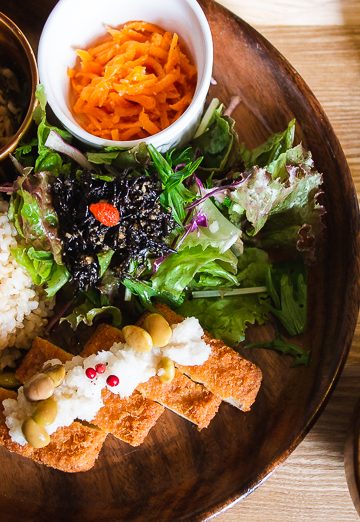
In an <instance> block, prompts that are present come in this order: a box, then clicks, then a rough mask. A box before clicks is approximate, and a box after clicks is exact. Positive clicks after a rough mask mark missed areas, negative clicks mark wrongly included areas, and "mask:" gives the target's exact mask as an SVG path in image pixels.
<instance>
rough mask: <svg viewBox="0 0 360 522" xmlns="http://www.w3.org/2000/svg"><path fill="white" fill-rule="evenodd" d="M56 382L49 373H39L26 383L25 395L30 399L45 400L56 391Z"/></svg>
mask: <svg viewBox="0 0 360 522" xmlns="http://www.w3.org/2000/svg"><path fill="white" fill-rule="evenodd" d="M54 389H55V384H54V381H53V380H52V379H50V377H49V376H48V375H45V374H44V373H38V374H36V375H34V377H32V379H30V381H28V382H26V383H25V384H24V395H25V397H26V398H27V399H28V400H29V401H44V400H45V399H48V398H49V397H51V396H52V394H53V393H54Z"/></svg>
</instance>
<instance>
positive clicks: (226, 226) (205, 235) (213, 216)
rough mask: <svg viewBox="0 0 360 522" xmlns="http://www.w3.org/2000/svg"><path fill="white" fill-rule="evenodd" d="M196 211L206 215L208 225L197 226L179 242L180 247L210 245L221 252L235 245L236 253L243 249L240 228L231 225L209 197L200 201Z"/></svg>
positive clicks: (203, 246) (205, 246) (204, 246)
mask: <svg viewBox="0 0 360 522" xmlns="http://www.w3.org/2000/svg"><path fill="white" fill-rule="evenodd" d="M197 211H198V212H199V213H200V214H203V215H204V216H206V219H207V223H208V226H207V227H201V228H198V229H197V230H195V231H193V232H191V233H190V234H188V236H187V237H186V239H185V240H184V242H183V243H182V244H181V249H183V248H185V247H192V246H197V245H200V246H201V247H202V248H203V249H205V248H207V247H209V246H211V247H214V248H218V249H219V251H220V252H221V253H223V252H226V251H227V250H229V248H231V247H233V246H236V251H237V253H238V254H240V253H241V252H242V251H243V244H242V241H241V230H240V229H239V228H237V227H236V226H235V225H233V224H232V223H231V221H229V220H228V219H227V218H226V217H225V216H224V215H223V214H222V213H221V212H220V210H219V209H218V208H217V207H216V206H215V205H214V203H213V202H212V201H211V200H210V199H207V200H205V201H204V202H203V203H201V204H200V205H199V206H198V207H197Z"/></svg>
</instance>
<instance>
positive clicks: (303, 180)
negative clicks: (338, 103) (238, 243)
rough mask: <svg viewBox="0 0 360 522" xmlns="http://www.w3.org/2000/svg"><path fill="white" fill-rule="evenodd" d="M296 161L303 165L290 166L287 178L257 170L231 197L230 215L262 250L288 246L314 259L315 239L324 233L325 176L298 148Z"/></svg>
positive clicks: (263, 169) (264, 169) (250, 173)
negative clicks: (321, 198)
mask: <svg viewBox="0 0 360 522" xmlns="http://www.w3.org/2000/svg"><path fill="white" fill-rule="evenodd" d="M300 147H301V146H300ZM293 151H294V149H291V150H290V151H288V153H290V152H293ZM285 156H286V155H285ZM295 160H296V161H298V160H300V161H301V163H300V164H295V163H294V164H292V163H286V173H285V175H284V173H282V174H281V175H280V174H279V173H277V174H276V172H277V171H276V170H274V171H273V175H275V174H276V177H275V178H274V177H272V175H271V174H270V173H269V172H268V170H267V167H266V168H258V167H253V168H252V170H251V171H250V172H249V173H248V177H247V179H246V181H245V182H244V183H242V184H241V185H239V187H237V188H236V190H234V191H233V192H232V193H231V194H230V200H231V205H230V207H229V209H228V212H229V217H230V219H231V221H232V222H233V223H234V224H236V225H237V226H240V227H241V228H243V229H245V232H246V234H247V236H250V237H255V242H256V244H257V245H258V246H260V247H261V248H268V247H275V248H279V247H284V246H285V247H287V248H291V249H297V250H298V251H300V252H305V253H306V254H307V257H308V258H309V259H311V258H312V257H313V255H314V247H315V237H317V238H319V237H320V236H321V232H322V230H323V224H322V215H323V214H324V207H323V206H322V205H321V204H320V203H319V201H318V199H319V195H320V194H321V189H320V186H321V183H322V176H321V174H320V173H319V172H317V171H316V170H315V168H314V165H313V162H312V159H311V156H310V155H309V154H307V155H305V154H304V152H303V149H301V148H297V153H296V154H294V155H293V156H292V161H294V162H295ZM281 176H282V179H281Z"/></svg>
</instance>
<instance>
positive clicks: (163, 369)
mask: <svg viewBox="0 0 360 522" xmlns="http://www.w3.org/2000/svg"><path fill="white" fill-rule="evenodd" d="M158 375H159V379H160V381H161V382H162V383H163V384H168V383H169V382H171V381H172V380H173V378H174V377H175V365H174V363H173V361H172V360H171V359H169V358H168V357H163V358H162V359H161V361H160V364H159V368H158Z"/></svg>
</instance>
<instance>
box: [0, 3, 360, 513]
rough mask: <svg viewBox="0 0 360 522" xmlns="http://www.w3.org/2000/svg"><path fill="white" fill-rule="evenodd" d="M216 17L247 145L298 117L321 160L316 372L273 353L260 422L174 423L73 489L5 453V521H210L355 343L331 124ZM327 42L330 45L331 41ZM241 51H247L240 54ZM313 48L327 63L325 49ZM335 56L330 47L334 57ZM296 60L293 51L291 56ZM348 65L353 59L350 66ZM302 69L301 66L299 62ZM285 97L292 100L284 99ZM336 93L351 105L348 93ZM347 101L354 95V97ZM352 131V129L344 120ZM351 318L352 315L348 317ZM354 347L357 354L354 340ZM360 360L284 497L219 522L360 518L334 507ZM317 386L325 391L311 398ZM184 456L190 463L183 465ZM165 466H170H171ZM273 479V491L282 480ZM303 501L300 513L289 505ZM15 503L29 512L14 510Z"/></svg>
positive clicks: (280, 493)
mask: <svg viewBox="0 0 360 522" xmlns="http://www.w3.org/2000/svg"><path fill="white" fill-rule="evenodd" d="M32 3H33V2H29V3H28V4H32ZM288 3H289V2H288ZM254 4H255V3H254ZM9 5H10V7H11V6H12V7H14V6H15V7H16V2H15V1H14V0H9ZM207 5H209V3H208V2H207ZM209 9H210V10H209V11H208V15H209V17H210V20H211V23H212V24H213V28H214V29H215V31H214V34H215V36H216V38H215V40H216V42H215V43H216V48H217V68H215V74H216V76H218V78H222V81H223V82H224V84H223V86H222V87H221V86H219V87H218V92H219V94H220V95H221V97H222V98H223V99H225V101H226V99H228V98H229V96H230V95H231V94H234V93H235V92H237V91H238V90H239V89H240V90H241V89H242V94H243V97H244V99H245V101H247V100H246V97H247V96H248V97H254V100H255V101H253V105H254V106H255V107H259V108H260V110H259V111H258V112H257V113H256V114H253V113H251V110H249V107H250V108H251V106H252V105H251V104H250V103H248V104H247V105H246V104H245V106H242V107H240V108H239V111H241V112H240V114H241V116H243V119H241V118H238V119H239V121H241V122H242V126H241V129H240V130H242V133H243V134H242V137H243V138H244V139H247V140H248V141H249V143H250V144H253V143H255V142H256V141H259V140H260V139H262V137H264V135H265V134H266V133H267V132H268V131H269V130H275V128H279V127H280V126H283V125H284V124H285V122H286V121H287V119H288V118H289V116H290V115H292V114H295V115H296V116H297V117H298V119H299V121H300V122H301V126H302V132H301V133H300V135H301V136H302V137H303V139H304V140H305V142H306V143H307V144H308V145H310V146H311V148H312V149H313V150H314V155H315V159H316V161H317V163H318V164H319V166H320V168H322V170H324V171H325V172H326V177H327V178H326V184H327V185H326V186H327V191H328V196H329V202H328V203H329V209H330V216H331V217H330V216H329V218H328V219H329V222H328V226H329V229H331V232H332V236H331V241H330V240H329V241H328V243H327V246H326V263H327V264H326V266H325V265H324V267H321V268H322V269H321V270H318V272H317V292H316V294H314V293H313V295H312V309H313V310H316V311H317V312H315V313H316V321H313V322H312V336H311V338H309V339H308V342H309V343H310V344H312V345H313V349H314V360H313V365H312V367H311V368H310V370H309V371H307V370H299V371H298V370H297V371H296V373H295V372H294V371H293V370H291V369H290V368H289V366H288V363H287V361H285V360H284V359H281V358H280V357H278V356H276V354H275V355H274V354H261V355H258V356H257V357H255V358H256V359H257V360H258V362H259V364H260V366H262V367H263V368H264V369H265V372H264V373H265V379H264V383H265V385H264V388H263V390H262V396H261V398H260V401H259V402H258V404H257V405H256V409H255V410H254V415H252V414H251V416H248V417H247V418H246V422H245V423H244V421H243V420H241V417H240V418H239V417H238V416H237V415H238V414H237V412H236V415H235V414H234V412H233V410H232V409H231V408H230V407H225V409H223V410H222V412H221V416H219V417H218V418H216V419H215V421H214V422H215V423H214V425H213V426H212V427H211V428H210V429H209V431H208V432H206V433H205V432H202V433H201V434H198V433H196V432H195V431H194V430H192V429H191V427H189V426H188V425H187V424H185V423H184V422H183V421H178V419H176V418H174V416H172V415H171V414H168V415H166V416H164V419H162V420H161V422H160V423H159V426H157V427H156V430H155V431H154V434H153V435H152V437H151V439H150V440H149V441H147V442H146V443H145V445H144V446H143V447H141V449H139V450H135V451H133V450H129V449H128V448H127V447H123V446H119V445H118V444H117V443H116V444H115V443H114V442H112V441H109V443H108V444H107V446H106V448H105V452H104V454H103V457H102V459H103V460H102V461H100V462H99V464H98V466H97V468H96V470H95V473H94V474H91V475H88V476H87V477H76V478H69V477H66V476H62V475H59V474H57V473H56V472H51V471H48V470H44V469H41V470H39V469H38V468H36V467H35V466H34V465H31V464H30V465H26V464H24V462H23V461H22V460H21V461H20V460H19V459H18V458H16V457H12V456H9V455H7V454H3V453H2V455H1V457H2V458H3V460H2V466H3V469H6V470H7V475H6V480H3V481H2V484H3V486H2V491H1V493H2V495H3V497H2V499H1V503H0V507H1V506H2V509H3V511H2V513H4V509H5V507H6V506H9V505H10V506H14V505H15V504H16V512H14V511H12V513H13V515H14V517H13V519H14V520H19V519H20V520H35V519H37V520H39V514H38V513H39V507H37V506H39V504H38V503H39V500H40V502H41V501H42V502H41V504H40V506H41V508H40V509H41V511H42V515H43V516H45V515H46V514H48V515H49V517H50V519H51V520H55V518H54V508H57V512H58V513H59V508H60V506H61V508H62V509H64V510H67V513H66V516H67V519H68V520H78V519H81V520H86V521H87V520H98V521H100V520H105V518H104V513H106V517H107V518H106V519H107V520H111V519H112V520H145V519H146V520H150V519H152V518H154V517H157V518H158V519H159V520H162V521H163V520H174V519H176V518H179V517H180V516H181V517H182V516H186V517H187V518H188V519H189V520H195V517H196V512H197V510H198V509H199V506H203V508H200V509H202V511H203V512H204V509H205V511H206V509H207V507H208V506H210V508H211V504H216V505H217V506H219V505H221V503H222V499H223V498H224V495H225V494H226V493H229V492H230V493H231V491H233V494H234V495H235V496H236V494H237V491H238V490H237V484H238V483H240V482H241V481H242V483H243V484H246V486H245V488H244V489H245V490H246V489H249V487H251V478H252V477H251V473H252V472H253V471H254V469H256V470H259V469H260V465H261V463H264V461H268V462H269V458H270V461H271V460H273V459H274V457H275V458H277V456H278V455H279V452H281V449H282V448H284V447H285V446H284V444H286V441H287V444H288V441H289V438H292V437H294V434H295V433H297V432H298V431H299V428H300V427H301V425H303V420H304V419H305V418H308V417H309V415H311V413H313V412H314V410H315V409H316V404H317V402H318V400H319V393H322V394H323V393H324V391H325V390H326V389H327V388H328V386H329V380H331V379H329V377H330V375H331V374H332V373H334V371H335V369H336V361H337V360H338V359H339V356H340V353H341V346H342V345H344V344H347V343H348V341H349V337H350V334H351V325H352V322H353V319H354V305H355V306H356V300H357V298H358V296H357V293H356V290H357V289H356V285H357V283H358V279H357V276H358V274H356V273H355V272H352V269H354V268H355V267H354V257H353V256H354V254H353V249H354V248H355V245H354V241H353V239H354V235H353V234H354V232H355V230H354V228H355V225H356V224H357V223H356V219H357V218H356V214H355V213H354V212H355V209H354V206H352V205H351V201H350V199H349V195H350V194H351V186H350V184H349V178H348V175H347V173H346V166H344V164H343V162H342V160H341V158H342V156H341V151H340V150H339V149H338V145H337V142H336V140H334V137H333V135H332V134H331V131H329V129H328V126H327V122H326V119H325V118H324V117H323V115H321V117H319V114H321V111H320V110H319V108H318V107H317V105H316V102H315V101H314V100H313V99H312V98H311V96H310V101H309V98H308V101H307V103H305V102H304V101H303V100H302V98H301V93H302V90H303V89H305V91H306V88H305V87H304V86H303V84H302V82H301V79H300V78H297V77H296V82H293V83H291V84H290V83H287V82H289V80H288V74H289V71H290V70H289V69H287V66H286V67H285V66H284V65H283V64H282V62H281V61H280V60H279V59H278V58H275V56H276V55H273V56H270V57H269V56H268V54H267V52H268V51H267V47H266V45H265V44H264V42H262V40H261V39H260V40H257V38H255V36H254V34H253V33H252V32H251V30H249V29H247V28H246V26H242V25H240V26H237V25H233V22H231V21H230V22H229V19H228V18H227V17H225V18H223V16H222V14H221V13H219V12H218V11H216V12H215V11H211V8H209ZM22 17H23V20H24V22H26V20H25V19H26V16H24V14H22ZM229 23H230V27H229V25H228V24H229ZM216 24H218V25H216ZM225 29H226V30H225ZM268 29H269V31H270V32H271V31H273V38H274V40H276V37H277V35H278V34H277V32H276V31H275V30H273V29H271V28H268ZM311 30H312V29H311ZM227 31H230V34H231V38H230V39H228V38H229V37H228V36H227V35H226V33H227ZM297 31H298V28H296V29H295V30H294V29H293V28H292V29H291V34H290V32H289V33H286V32H285V33H282V35H281V37H282V38H283V45H284V51H285V54H286V43H287V42H286V38H288V39H290V40H291V38H293V37H294V34H295V35H296V33H297ZM279 34H280V33H279ZM309 34H312V35H313V38H314V39H315V40H316V38H317V36H316V35H318V34H319V30H318V29H317V28H316V30H315V31H314V32H312V33H309ZM301 36H302V38H300V37H299V38H298V40H297V42H298V43H297V48H299V47H302V49H304V48H305V49H309V55H310V54H311V49H312V47H306V45H307V40H306V39H307V34H306V32H303V33H302V35H301ZM270 37H271V35H270ZM296 37H297V36H296ZM252 38H253V39H254V40H252ZM340 38H342V36H341V35H340ZM346 38H347V36H346ZM242 39H243V43H244V42H246V45H245V46H244V45H243V46H241V45H240V42H241V41H242ZM346 41H348V40H346ZM234 42H236V45H234ZM255 42H256V43H255ZM326 42H327V43H328V45H331V43H332V40H331V38H330V39H329V40H326ZM226 43H227V45H226ZM311 45H313V43H312V42H311V41H310V42H309V46H311ZM319 45H320V44H319ZM237 46H240V47H239V48H238V49H237V48H236V47H237ZM226 48H231V49H232V50H233V52H234V56H236V59H237V62H236V64H239V63H240V64H241V65H242V69H241V70H237V69H236V67H237V65H236V64H235V63H234V62H231V63H230V62H229V60H226V59H224V51H223V50H224V49H226ZM318 49H319V52H320V47H319V48H318ZM336 49H337V48H334V52H336ZM239 50H240V52H239ZM293 52H294V54H296V52H297V51H296V48H295V46H294V49H293ZM247 53H250V54H247ZM346 53H348V50H347V51H346ZM320 56H321V54H320ZM349 56H350V54H347V57H348V58H349ZM351 56H352V55H351ZM250 57H251V58H250ZM264 57H265V59H264ZM225 58H226V56H225ZM300 58H301V56H300V55H299V56H298V59H299V60H300ZM348 58H347V59H348ZM311 59H312V60H313V61H312V66H311V74H309V78H308V79H309V80H310V79H311V77H312V76H313V74H314V69H317V67H319V66H320V64H321V59H318V60H315V58H313V57H311ZM331 59H333V58H331ZM341 59H342V57H341V56H340V58H339V61H340V63H339V69H337V72H338V73H339V75H340V78H341V76H342V75H344V69H343V67H341V64H342V61H341ZM267 60H270V61H267ZM272 60H273V61H272ZM309 60H310V56H309ZM228 62H229V63H230V67H229V63H228ZM250 65H251V66H252V67H253V69H250V70H249V73H250V72H251V74H250V76H249V75H246V74H245V73H244V71H246V67H250ZM295 65H296V64H295ZM231 67H233V70H231ZM284 67H285V68H284ZM254 71H255V72H254ZM309 71H310V68H309ZM248 79H249V80H251V81H248ZM265 79H266V88H265V84H264V81H265ZM334 81H335V79H334V78H333V77H332V75H331V76H330V78H328V85H329V86H332V85H333V82H334ZM336 81H338V79H336ZM340 81H341V79H339V82H340ZM285 86H286V88H285ZM313 87H314V86H313ZM285 92H286V96H285V94H283V93H285ZM339 92H341V94H342V95H343V94H344V91H342V90H341V89H339ZM351 92H355V89H354V91H351ZM324 93H325V90H324ZM308 96H309V95H308ZM329 99H330V98H329ZM332 99H333V98H332V97H331V100H332ZM274 107H276V108H277V111H275V110H274ZM279 108H281V109H280V110H279ZM265 115H266V117H265ZM259 116H260V121H259ZM261 116H263V117H262V119H261ZM340 121H341V122H342V121H343V120H340ZM250 123H251V125H249V124H250ZM350 123H351V121H350ZM341 127H343V132H344V139H345V138H346V139H349V142H348V143H349V149H350V144H351V143H352V142H351V140H350V131H349V133H348V130H347V129H346V120H344V125H343V123H341ZM347 127H348V129H349V128H350V125H349V120H348V121H347ZM249 129H251V131H249ZM245 130H246V132H245ZM354 143H355V142H354ZM355 147H356V144H355ZM354 150H355V155H354V165H353V166H355V168H356V165H357V163H356V159H358V155H357V153H356V149H354ZM333 154H334V155H333ZM323 268H325V271H324V270H323ZM332 273H334V274H336V277H335V278H334V277H331V275H332ZM348 276H352V279H351V280H348V279H347V277H348ZM329 282H331V283H330V284H329ZM346 284H348V286H346ZM335 295H336V296H337V299H339V301H338V302H337V303H336V302H335V300H334V296H335ZM340 303H341V304H340ZM319 310H322V312H321V313H320V312H319ZM351 310H352V312H351ZM344 311H349V313H346V314H344V313H343V312H344ZM357 343H358V346H359V339H358V337H357ZM358 360H359V355H358V354H355V355H354V357H353V358H352V359H351V361H352V362H353V363H354V364H355V376H354V375H353V374H352V373H351V372H350V374H349V373H347V372H346V373H345V374H344V379H345V381H344V387H340V386H339V388H338V395H336V396H334V398H333V400H332V401H331V402H330V404H329V406H328V409H327V411H326V412H325V414H324V416H323V417H322V419H321V420H320V421H319V423H318V425H317V431H314V432H313V433H312V434H310V435H309V437H308V439H307V440H306V441H305V442H304V443H303V445H301V446H300V447H299V448H298V449H297V450H296V451H295V453H294V454H293V455H292V456H291V457H290V459H289V460H288V461H287V464H286V466H283V468H282V469H280V470H279V471H278V472H277V473H276V475H277V476H279V477H280V479H279V481H278V483H277V484H278V486H277V489H276V488H275V489H271V490H270V493H269V494H267V493H266V492H267V491H268V490H267V489H266V488H268V485H269V484H270V486H271V481H272V480H273V479H270V480H269V481H268V482H267V484H265V485H264V486H262V488H260V489H259V490H258V491H256V492H255V493H253V495H251V496H250V497H249V498H248V499H247V500H245V501H244V502H242V503H241V504H239V505H238V506H236V508H233V509H232V510H230V511H229V512H228V513H227V514H225V515H221V517H223V520H239V519H241V520H245V521H246V520H249V521H250V520H251V521H252V520H262V521H263V520H266V521H268V520H270V521H271V520H274V521H275V520H276V521H278V520H284V521H285V520H296V521H297V520H300V521H302V520H304V521H305V520H311V519H313V520H320V521H321V520H324V521H325V520H331V518H330V517H331V516H333V518H332V520H354V510H353V508H352V504H351V501H350V500H349V498H350V497H349V495H348V494H347V497H346V498H347V504H346V506H343V505H341V504H340V503H339V504H336V502H335V504H336V505H335V507H334V506H333V504H334V501H336V500H337V499H340V498H344V495H345V494H346V487H345V486H344V476H343V468H342V464H340V462H341V455H342V446H343V440H344V438H345V431H346V424H347V422H348V418H349V415H350V411H351V408H352V400H353V398H354V397H355V394H358V392H359V389H358V383H359V382H360V380H359V379H358V377H359V373H357V372H358V366H357V363H358ZM350 370H351V368H350ZM351 371H352V370H351ZM273 375H276V379H275V378H272V376H273ZM315 380H316V382H317V384H318V386H316V387H314V388H312V383H314V382H315ZM265 413H266V415H265ZM244 424H245V425H244ZM289 430H290V432H289ZM160 447H161V450H160V449H159V448H160ZM183 454H185V455H186V459H184V458H179V456H181V455H183ZM249 455H251V459H249ZM329 456H330V457H331V458H330V459H329ZM159 463H160V464H159ZM169 463H172V465H171V466H170V467H169ZM314 464H315V465H314ZM159 466H160V467H159ZM109 467H110V468H109ZM109 469H111V472H110V473H109V472H108V470H109ZM154 470H157V471H156V472H155V471H154ZM0 473H1V471H0ZM256 473H257V474H258V475H259V472H255V475H256ZM281 474H283V475H281ZM26 476H28V477H30V476H31V477H32V480H33V485H34V486H36V487H33V488H31V495H30V493H29V488H28V484H27V483H26V480H24V478H25V477H26ZM199 477H200V478H201V480H200V482H199ZM274 479H275V480H276V476H275V477H274ZM109 490H110V494H109ZM94 491H96V492H99V493H100V492H101V495H99V494H98V495H94V493H93V492H94ZM329 493H330V495H331V501H330V498H329V496H328V495H329ZM14 495H15V496H14ZM136 495H137V496H136ZM262 495H265V496H262ZM296 495H297V497H298V502H294V497H295V496H296ZM322 495H324V497H326V501H325V499H324V501H322ZM19 498H21V500H22V503H19V502H18V499H19ZM184 499H185V501H184ZM9 501H10V503H9ZM159 503H161V505H162V508H161V507H160V505H159ZM119 505H120V506H121V509H122V511H121V515H120V514H119V511H118V510H119ZM164 505H165V506H166V508H165V509H166V510H164ZM134 506H135V507H134ZM210 512H211V509H210ZM8 513H9V511H8ZM60 516H61V517H63V518H62V520H63V519H64V517H65V511H61V513H60ZM221 517H220V518H219V520H221ZM225 517H227V518H225ZM5 520H6V519H4V522H5ZM8 520H10V518H9V519H8ZM6 522H7V520H6Z"/></svg>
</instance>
